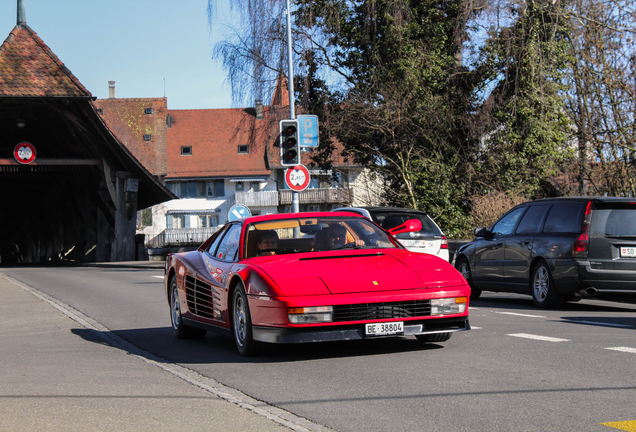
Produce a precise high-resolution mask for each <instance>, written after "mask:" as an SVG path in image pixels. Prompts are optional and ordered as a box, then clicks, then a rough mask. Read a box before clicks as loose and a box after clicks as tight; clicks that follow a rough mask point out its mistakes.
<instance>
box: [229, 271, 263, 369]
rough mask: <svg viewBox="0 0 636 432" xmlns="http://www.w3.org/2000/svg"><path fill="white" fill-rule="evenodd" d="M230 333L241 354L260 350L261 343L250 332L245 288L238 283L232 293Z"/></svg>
mask: <svg viewBox="0 0 636 432" xmlns="http://www.w3.org/2000/svg"><path fill="white" fill-rule="evenodd" d="M232 333H233V334H234V343H235V344H236V349H238V352H239V354H241V355H242V356H245V357H249V356H253V355H255V354H257V353H258V352H259V351H260V348H261V343H260V342H258V341H255V340H254V337H253V333H252V318H251V316H250V305H249V303H248V301H247V295H246V294H245V288H243V285H242V284H240V283H239V284H238V285H237V286H236V289H235V290H234V294H233V295H232Z"/></svg>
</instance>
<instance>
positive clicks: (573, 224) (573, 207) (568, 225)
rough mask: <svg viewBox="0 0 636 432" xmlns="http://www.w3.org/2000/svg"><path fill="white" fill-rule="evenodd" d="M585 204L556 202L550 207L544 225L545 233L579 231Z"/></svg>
mask: <svg viewBox="0 0 636 432" xmlns="http://www.w3.org/2000/svg"><path fill="white" fill-rule="evenodd" d="M582 212H583V205H582V204H578V203H566V204H555V205H553V206H552V208H551V209H550V213H548V217H547V219H546V220H545V225H544V227H543V232H544V233H577V232H579V231H580V229H581V213H582Z"/></svg>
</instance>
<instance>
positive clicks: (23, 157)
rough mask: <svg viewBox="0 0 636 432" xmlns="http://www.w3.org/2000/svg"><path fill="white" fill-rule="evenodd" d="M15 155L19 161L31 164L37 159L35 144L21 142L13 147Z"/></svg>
mask: <svg viewBox="0 0 636 432" xmlns="http://www.w3.org/2000/svg"><path fill="white" fill-rule="evenodd" d="M13 157H14V158H15V160H16V161H18V163H21V164H30V163H31V162H33V161H34V160H35V146H34V145H33V144H31V143H28V142H21V143H19V144H18V145H17V146H15V148H14V149H13Z"/></svg>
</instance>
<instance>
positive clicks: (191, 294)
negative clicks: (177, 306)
mask: <svg viewBox="0 0 636 432" xmlns="http://www.w3.org/2000/svg"><path fill="white" fill-rule="evenodd" d="M185 283H186V294H187V296H186V297H187V300H188V309H190V312H192V313H193V314H195V315H199V316H202V317H204V318H210V319H212V318H215V317H217V316H218V315H219V313H218V312H219V308H218V298H215V295H214V294H215V291H214V290H212V287H211V286H210V285H209V284H207V283H205V282H203V281H201V280H199V279H195V278H193V277H192V276H186V278H185Z"/></svg>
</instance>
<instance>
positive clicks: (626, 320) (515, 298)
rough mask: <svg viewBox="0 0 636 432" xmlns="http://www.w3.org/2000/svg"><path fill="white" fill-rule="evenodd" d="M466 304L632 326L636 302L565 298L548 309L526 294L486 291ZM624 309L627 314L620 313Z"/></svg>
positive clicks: (587, 322) (578, 321) (573, 321)
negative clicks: (542, 307) (573, 300)
mask: <svg viewBox="0 0 636 432" xmlns="http://www.w3.org/2000/svg"><path fill="white" fill-rule="evenodd" d="M470 306H471V307H472V308H475V309H491V310H497V309H500V310H502V309H505V310H508V311H511V310H513V311H516V312H517V313H524V314H528V315H541V314H546V315H551V316H554V319H557V320H562V321H564V322H568V323H571V324H577V325H585V326H601V327H616V328H624V329H628V330H636V305H634V304H632V303H631V302H621V303H619V302H616V301H610V300H599V299H582V300H580V301H578V302H571V301H570V302H565V303H564V304H563V305H562V306H561V307H560V308H559V309H556V310H552V311H550V310H543V309H539V308H537V307H536V306H535V305H534V302H533V301H532V298H529V297H528V296H523V295H516V294H508V293H488V294H486V295H485V296H483V297H480V298H479V299H477V300H471V303H470ZM624 313H628V314H630V316H627V317H626V316H621V315H622V314H624Z"/></svg>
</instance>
